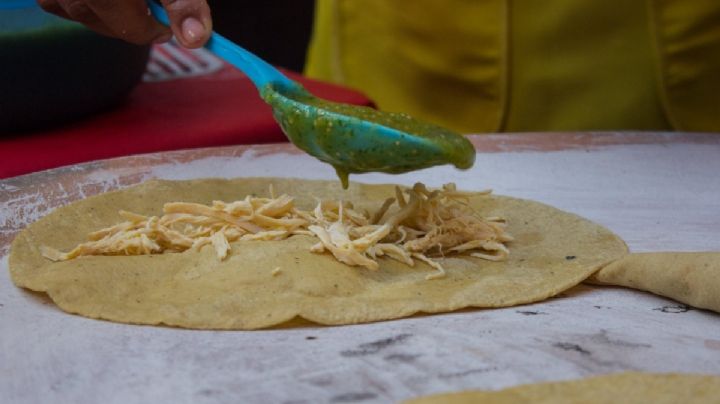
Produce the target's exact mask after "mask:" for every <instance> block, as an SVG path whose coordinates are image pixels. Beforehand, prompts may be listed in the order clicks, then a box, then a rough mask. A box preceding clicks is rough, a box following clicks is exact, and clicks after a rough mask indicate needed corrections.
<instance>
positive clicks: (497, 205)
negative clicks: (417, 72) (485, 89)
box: [10, 178, 627, 329]
mask: <svg viewBox="0 0 720 404" xmlns="http://www.w3.org/2000/svg"><path fill="white" fill-rule="evenodd" d="M270 184H272V185H273V186H274V189H275V193H276V194H278V195H279V194H282V193H287V194H289V195H292V196H295V197H297V199H296V203H297V206H299V207H301V208H304V209H307V208H309V207H311V206H313V205H314V204H315V199H314V197H317V198H321V199H343V200H347V201H352V202H353V203H355V205H356V206H358V207H361V206H372V207H376V206H378V205H379V204H381V203H382V201H383V200H384V199H385V198H387V197H389V196H393V194H394V186H393V185H362V184H357V183H354V184H351V187H350V189H349V190H346V191H343V190H342V189H341V188H340V186H339V184H338V183H337V182H330V181H307V180H298V179H277V178H254V179H232V180H224V179H203V180H191V181H149V182H146V183H144V184H141V185H138V186H135V187H131V188H128V189H125V190H121V191H115V192H110V193H106V194H102V195H98V196H95V197H90V198H87V199H84V200H81V201H78V202H75V203H72V204H70V205H68V206H65V207H62V208H59V209H57V210H55V211H54V212H52V213H51V214H50V215H48V216H46V217H44V218H43V219H41V220H39V221H37V222H35V223H33V224H32V225H30V226H29V227H28V228H27V229H25V230H24V231H23V232H21V233H20V235H19V236H18V237H17V238H16V239H15V241H14V242H13V244H12V249H11V253H10V271H11V276H12V279H13V281H14V282H15V284H17V285H18V286H21V287H25V288H28V289H31V290H34V291H38V292H45V293H47V294H48V295H49V296H50V298H52V300H53V301H54V302H55V303H56V304H57V305H58V306H60V307H61V308H62V309H63V310H65V311H68V312H71V313H77V314H81V315H83V316H87V317H92V318H102V319H106V320H112V321H117V322H125V323H138V324H165V325H172V326H179V327H187V328H207V329H257V328H265V327H270V326H273V325H276V324H280V323H283V322H286V321H288V320H291V319H293V318H295V317H302V318H305V319H307V320H310V321H313V322H316V323H320V324H352V323H362V322H369V321H378V320H387V319H393V318H400V317H406V316H409V315H412V314H415V313H418V312H425V313H439V312H448V311H453V310H457V309H461V308H465V307H486V308H490V307H506V306H512V305H518V304H524V303H531V302H536V301H540V300H544V299H547V298H549V297H551V296H554V295H556V294H558V293H560V292H562V291H564V290H566V289H569V288H571V287H573V286H575V285H576V284H578V283H580V282H581V281H583V280H584V279H586V278H587V277H588V276H590V274H592V273H593V272H595V271H596V270H597V269H599V268H600V267H602V266H603V265H605V264H607V263H609V262H611V261H614V260H616V259H618V258H620V257H622V256H624V255H626V254H627V248H626V246H625V244H624V243H623V241H622V240H621V239H620V238H618V237H617V236H616V235H614V234H613V233H611V232H610V231H608V230H607V229H605V228H603V227H602V226H599V225H597V224H595V223H592V222H590V221H588V220H586V219H583V218H581V217H579V216H576V215H574V214H570V213H567V212H563V211H560V210H558V209H555V208H553V207H550V206H547V205H544V204H541V203H538V202H533V201H528V200H521V199H515V198H509V197H502V196H477V197H473V198H471V204H472V205H473V206H474V207H475V208H476V209H477V210H478V212H479V213H480V214H481V215H482V216H502V217H505V218H507V220H508V222H509V227H508V231H509V233H510V234H512V235H513V236H514V237H515V241H514V242H512V243H510V245H509V248H510V251H511V253H510V257H509V259H508V260H507V261H504V262H490V261H485V260H482V259H479V258H471V257H453V258H444V259H441V260H440V262H441V263H442V264H443V265H444V266H445V268H446V269H447V272H448V274H447V276H446V277H445V278H442V279H436V280H426V279H425V276H426V275H427V274H428V273H431V272H432V271H433V269H432V268H430V267H429V266H428V265H425V264H422V263H418V264H417V265H416V266H415V267H408V266H406V265H404V264H402V263H399V262H396V261H392V260H389V259H381V260H380V269H379V270H378V271H375V272H372V271H369V270H366V269H363V268H358V267H349V266H346V265H344V264H341V263H339V262H338V261H336V260H335V259H334V258H333V257H332V256H331V255H330V254H314V253H311V252H310V251H309V249H310V246H311V245H312V244H314V243H315V240H314V239H313V238H310V237H308V236H294V237H291V238H289V239H287V240H283V241H244V242H236V243H233V244H232V251H231V253H230V255H229V256H228V257H227V258H226V259H225V260H223V261H219V260H218V258H217V257H216V255H215V252H214V251H213V249H212V248H209V247H206V248H203V249H202V250H201V251H199V252H197V251H192V250H189V251H186V252H183V253H171V254H160V255H143V256H130V257H127V256H88V257H80V258H77V259H73V260H70V261H64V262H51V261H49V260H47V259H45V258H43V257H42V256H41V254H40V247H41V246H49V247H53V248H56V249H59V250H63V251H67V250H70V249H71V248H72V247H74V246H75V245H77V244H79V243H81V242H83V241H85V239H86V236H87V234H88V233H90V232H92V231H95V230H98V229H100V228H103V227H107V226H110V225H113V224H115V223H118V222H120V221H121V218H120V217H119V215H118V211H119V210H130V211H133V212H136V213H140V214H146V215H160V214H161V213H162V206H163V204H164V203H166V202H171V201H185V202H198V203H210V202H211V201H213V200H223V201H233V200H238V199H242V198H244V197H245V196H246V195H248V194H254V195H261V196H262V195H267V194H268V187H269V185H270ZM277 268H280V269H279V273H278V270H277ZM273 272H276V273H275V274H273Z"/></svg>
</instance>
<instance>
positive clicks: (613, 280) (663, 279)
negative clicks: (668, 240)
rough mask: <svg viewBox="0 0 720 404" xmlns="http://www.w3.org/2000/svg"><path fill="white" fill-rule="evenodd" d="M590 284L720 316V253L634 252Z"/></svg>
mask: <svg viewBox="0 0 720 404" xmlns="http://www.w3.org/2000/svg"><path fill="white" fill-rule="evenodd" d="M587 282H588V283H595V284H599V285H613V286H624V287H627V288H633V289H639V290H644V291H647V292H652V293H655V294H657V295H660V296H665V297H669V298H672V299H675V300H677V301H679V302H682V303H685V304H689V305H691V306H693V307H698V308H701V309H709V310H713V311H715V312H718V313H720V294H719V293H718V290H720V252H656V253H633V254H630V255H628V256H626V257H623V258H622V259H619V260H617V261H615V262H613V263H611V264H609V265H607V266H605V267H604V268H602V269H600V270H599V271H597V272H596V273H595V274H594V275H593V276H592V277H590V278H589V279H588V281H587Z"/></svg>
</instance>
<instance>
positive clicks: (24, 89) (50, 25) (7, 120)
mask: <svg viewBox="0 0 720 404" xmlns="http://www.w3.org/2000/svg"><path fill="white" fill-rule="evenodd" d="M149 50H150V47H149V46H136V45H132V44H128V43H126V42H123V41H121V40H118V39H114V38H107V37H104V36H101V35H98V34H95V33H94V32H92V31H90V30H88V29H86V28H85V27H83V26H82V25H80V24H76V23H74V22H70V21H66V20H63V19H61V18H59V17H55V16H53V15H51V14H48V13H45V12H44V11H42V9H40V8H39V7H37V6H36V5H35V2H34V1H30V0H0V134H3V135H7V134H13V133H18V132H24V131H31V130H40V129H44V128H48V127H53V126H57V125H63V124H67V123H69V122H71V121H74V120H78V119H81V118H82V117H85V116H88V115H90V114H94V113H98V112H101V111H103V110H107V109H109V108H112V107H114V106H117V105H118V104H119V103H121V102H122V101H123V100H124V99H125V98H126V96H127V95H128V93H129V92H130V91H131V90H132V88H133V87H134V86H135V85H136V84H137V83H138V82H139V81H140V78H141V77H142V73H143V72H144V70H145V66H146V64H147V59H148V55H149ZM98 135H101V134H98Z"/></svg>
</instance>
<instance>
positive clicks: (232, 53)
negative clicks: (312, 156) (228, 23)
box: [147, 0, 295, 91]
mask: <svg viewBox="0 0 720 404" xmlns="http://www.w3.org/2000/svg"><path fill="white" fill-rule="evenodd" d="M147 4H148V7H150V12H152V15H153V16H154V17H155V19H157V20H158V21H159V22H160V23H162V24H164V25H166V26H170V19H169V18H168V15H167V13H166V12H165V9H164V8H163V7H162V6H161V5H159V4H158V3H156V2H155V1H154V0H147ZM205 48H206V49H207V50H209V51H210V52H212V53H214V54H215V55H216V56H218V57H220V58H221V59H223V60H225V61H226V62H228V63H230V64H231V65H233V66H235V67H237V68H238V69H240V70H241V71H242V72H243V73H245V74H246V75H247V76H248V78H249V79H250V81H252V82H253V84H255V87H257V89H258V91H261V90H262V89H263V88H264V87H265V86H267V85H268V84H270V83H272V84H274V85H275V86H284V87H293V86H294V85H295V82H294V81H292V80H290V79H289V78H288V77H287V76H285V75H284V74H282V73H280V71H279V70H277V69H276V68H274V67H273V66H272V65H270V64H269V63H268V62H266V61H264V60H262V59H260V58H259V57H257V56H255V55H254V54H252V53H251V52H249V51H247V50H245V49H243V48H242V47H240V46H239V45H237V44H235V43H234V42H232V41H230V40H229V39H227V38H225V37H223V36H222V35H220V34H218V33H216V32H215V31H213V32H212V34H211V35H210V39H209V40H208V42H207V43H206V44H205Z"/></svg>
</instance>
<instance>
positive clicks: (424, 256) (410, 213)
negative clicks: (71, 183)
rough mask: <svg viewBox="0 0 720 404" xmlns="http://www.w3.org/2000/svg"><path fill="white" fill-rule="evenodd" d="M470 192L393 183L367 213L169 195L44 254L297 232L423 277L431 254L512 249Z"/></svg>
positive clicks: (501, 224)
mask: <svg viewBox="0 0 720 404" xmlns="http://www.w3.org/2000/svg"><path fill="white" fill-rule="evenodd" d="M489 193H490V191H483V192H481V193H479V194H480V195H487V194H489ZM406 195H407V197H406ZM476 195H478V193H468V192H460V191H457V189H456V187H455V185H454V184H446V185H444V186H443V187H442V189H438V190H429V189H428V188H427V187H426V186H425V185H423V184H421V183H417V184H415V185H414V186H413V187H412V188H410V189H406V190H404V191H403V190H402V189H401V188H400V187H396V188H395V197H394V198H387V199H386V200H385V201H384V202H383V204H382V205H381V206H380V207H379V208H378V209H376V210H375V211H374V212H373V213H372V214H370V213H368V212H367V211H362V212H361V211H359V210H356V209H355V208H354V205H353V204H352V203H351V202H346V201H339V202H338V201H328V200H325V201H323V200H318V202H317V205H316V206H315V209H314V210H312V211H304V210H300V209H297V208H296V207H295V205H294V198H293V197H291V196H289V195H286V194H283V195H280V196H277V197H276V196H275V191H274V189H273V188H272V187H271V188H270V197H269V198H258V197H252V196H247V197H245V199H243V200H240V201H235V202H229V203H227V202H222V201H213V203H212V204H211V205H210V206H207V205H203V204H199V203H189V202H169V203H166V204H165V205H164V206H163V212H164V215H163V216H162V217H157V216H151V217H148V216H144V215H140V214H136V213H131V212H127V211H121V212H120V216H122V217H123V218H125V219H126V220H127V221H125V222H122V223H119V224H116V225H114V226H111V227H108V228H105V229H101V230H98V231H96V232H93V233H91V234H90V236H89V239H90V241H88V242H86V243H82V244H80V245H78V246H77V247H75V248H74V249H73V250H71V251H70V252H68V253H62V252H60V251H57V250H53V249H51V248H48V247H44V248H43V249H42V254H43V256H44V257H46V258H48V259H50V260H52V261H65V260H69V259H73V258H77V257H79V256H84V255H144V254H160V253H163V252H181V251H185V250H187V249H190V248H194V249H196V250H197V249H200V248H202V247H204V246H205V245H211V246H212V247H213V248H214V250H215V252H216V255H217V257H218V259H220V260H224V259H225V258H227V256H228V254H229V252H230V251H231V249H232V247H231V245H230V242H233V241H237V240H260V241H269V240H283V239H286V238H288V237H290V236H292V235H299V234H302V235H312V236H314V237H315V238H317V239H318V240H319V241H318V243H317V244H315V245H313V246H312V247H311V248H310V251H312V252H314V253H323V252H325V251H329V252H330V253H331V254H332V255H333V256H334V257H335V259H337V260H338V261H340V262H342V263H344V264H347V265H350V266H361V267H364V268H366V269H368V270H371V271H376V270H378V268H379V263H378V261H377V259H378V258H379V257H383V256H385V257H388V258H391V259H393V260H396V261H399V262H402V263H404V264H406V265H408V266H414V264H415V259H417V260H420V261H422V262H425V263H427V264H428V265H430V266H431V267H432V268H434V269H435V270H436V272H435V273H433V274H430V275H428V276H427V277H426V279H428V280H431V279H439V278H442V277H444V276H445V275H446V271H445V268H443V266H442V265H441V264H440V263H439V262H438V261H437V260H434V259H433V258H432V257H438V256H440V257H442V256H445V255H446V254H463V253H469V255H470V256H473V257H476V258H482V259H486V260H490V261H501V260H504V259H506V258H507V256H508V254H509V252H510V251H509V250H508V248H507V247H506V246H505V245H504V243H506V242H510V241H512V240H513V238H512V237H511V236H510V235H509V234H507V232H506V231H505V228H506V223H505V220H504V219H502V218H499V217H492V218H482V217H481V216H480V215H478V214H477V213H476V212H475V211H474V210H473V209H472V208H471V207H470V206H469V205H468V203H467V200H468V198H469V197H471V196H476ZM396 204H397V206H396V207H395V205H396Z"/></svg>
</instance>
